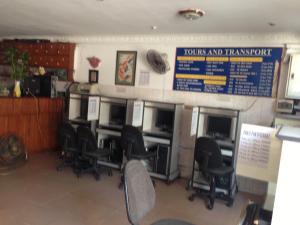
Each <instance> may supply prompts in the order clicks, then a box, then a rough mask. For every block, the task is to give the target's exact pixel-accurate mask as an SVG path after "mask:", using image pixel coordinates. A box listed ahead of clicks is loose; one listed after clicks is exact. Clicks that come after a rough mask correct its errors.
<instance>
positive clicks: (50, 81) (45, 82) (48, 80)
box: [39, 76, 58, 98]
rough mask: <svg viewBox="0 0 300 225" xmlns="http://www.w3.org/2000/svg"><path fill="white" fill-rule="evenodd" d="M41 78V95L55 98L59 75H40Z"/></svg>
mask: <svg viewBox="0 0 300 225" xmlns="http://www.w3.org/2000/svg"><path fill="white" fill-rule="evenodd" d="M39 78H40V96H41V97H49V98H55V97H57V92H56V81H58V77H57V76H39Z"/></svg>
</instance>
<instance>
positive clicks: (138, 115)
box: [132, 101, 144, 127]
mask: <svg viewBox="0 0 300 225" xmlns="http://www.w3.org/2000/svg"><path fill="white" fill-rule="evenodd" d="M143 106H144V102H143V101H134V103H133V118H132V126H135V127H138V126H142V124H143V112H144V107H143Z"/></svg>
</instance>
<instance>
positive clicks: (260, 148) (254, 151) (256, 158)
mask: <svg viewBox="0 0 300 225" xmlns="http://www.w3.org/2000/svg"><path fill="white" fill-rule="evenodd" d="M273 130H274V129H273V128H270V127H261V126H256V125H250V124H243V125H242V130H241V138H240V144H239V154H238V160H239V161H240V162H241V163H245V164H249V165H255V166H258V167H262V168H266V167H267V166H268V162H269V152H270V146H271V138H272V133H273Z"/></svg>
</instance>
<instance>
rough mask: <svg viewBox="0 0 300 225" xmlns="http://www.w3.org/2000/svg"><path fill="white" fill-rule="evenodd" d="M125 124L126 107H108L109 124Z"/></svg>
mask: <svg viewBox="0 0 300 225" xmlns="http://www.w3.org/2000/svg"><path fill="white" fill-rule="evenodd" d="M125 122H126V106H125V105H117V104H111V105H110V114H109V124H111V125H124V124H125Z"/></svg>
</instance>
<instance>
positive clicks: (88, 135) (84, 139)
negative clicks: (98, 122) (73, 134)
mask: <svg viewBox="0 0 300 225" xmlns="http://www.w3.org/2000/svg"><path fill="white" fill-rule="evenodd" d="M77 138H78V147H79V149H80V150H81V151H86V152H92V151H95V150H97V148H98V145H97V140H96V137H95V136H94V134H93V133H92V131H91V129H90V128H88V127H85V126H79V127H78V128H77Z"/></svg>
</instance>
